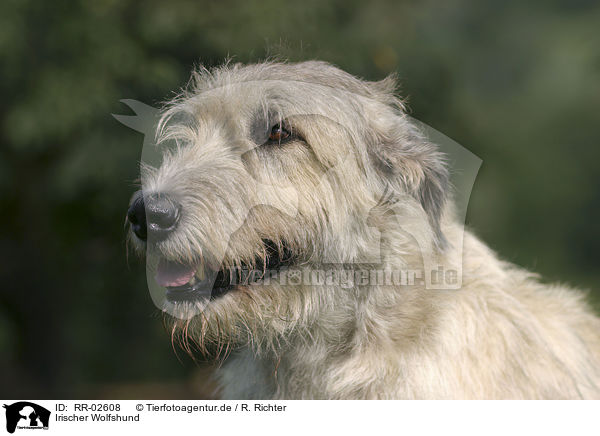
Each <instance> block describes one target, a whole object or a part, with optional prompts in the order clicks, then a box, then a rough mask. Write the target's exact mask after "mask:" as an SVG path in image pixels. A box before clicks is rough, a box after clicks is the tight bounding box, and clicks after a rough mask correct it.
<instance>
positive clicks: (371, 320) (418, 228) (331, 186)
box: [133, 62, 600, 399]
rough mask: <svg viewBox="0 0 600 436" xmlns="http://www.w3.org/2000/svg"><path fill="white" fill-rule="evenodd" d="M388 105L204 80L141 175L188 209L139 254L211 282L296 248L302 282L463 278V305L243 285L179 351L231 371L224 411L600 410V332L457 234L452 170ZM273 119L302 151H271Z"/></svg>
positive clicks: (291, 73) (313, 89) (568, 295)
mask: <svg viewBox="0 0 600 436" xmlns="http://www.w3.org/2000/svg"><path fill="white" fill-rule="evenodd" d="M394 93H395V83H394V80H393V78H389V79H386V80H385V81H382V82H365V81H362V80H359V79H357V78H354V77H352V76H350V75H349V74H347V73H344V72H343V71H341V70H338V69H336V68H334V67H332V66H330V65H327V64H325V63H321V62H307V63H300V64H283V63H265V64H258V65H250V66H241V65H234V66H225V67H222V68H220V69H217V70H214V71H211V72H208V71H200V72H198V73H195V75H194V77H193V80H192V82H191V84H190V85H189V87H188V88H187V89H186V90H185V91H184V92H183V93H182V95H181V96H180V97H178V98H177V99H176V100H174V101H173V102H172V103H171V104H170V105H169V107H168V108H167V109H166V111H165V112H164V115H163V119H162V123H161V126H160V130H159V134H160V138H161V140H162V141H163V142H165V141H168V140H173V141H175V142H176V146H175V147H174V148H172V149H171V150H170V151H168V152H165V160H164V162H163V163H162V165H161V166H160V167H159V168H157V169H153V168H149V167H146V168H144V169H143V172H142V185H143V189H144V191H148V192H155V191H160V192H166V193H168V194H169V195H173V196H176V197H177V198H178V199H179V201H180V202H181V204H182V207H183V215H182V222H181V223H180V224H179V227H178V229H177V231H176V232H174V233H173V235H171V236H170V237H169V238H168V239H167V240H166V241H162V242H160V243H159V244H156V246H146V245H145V244H144V243H143V242H142V241H139V240H137V239H136V238H135V236H133V240H134V243H135V245H136V246H137V248H138V249H140V250H142V251H143V250H148V253H151V254H152V255H158V256H161V257H165V258H167V259H170V260H173V261H175V260H176V261H179V262H188V263H191V262H193V263H195V264H202V265H209V266H211V267H212V268H218V267H219V265H220V264H222V265H227V266H235V265H240V263H241V262H242V261H243V262H246V263H252V262H253V259H255V258H256V257H257V256H258V257H260V256H264V255H265V253H264V248H263V246H262V243H261V241H262V240H263V239H265V238H268V239H271V240H274V241H277V243H281V244H282V245H283V244H285V246H286V247H289V248H291V249H292V250H293V252H294V253H296V254H297V256H298V261H297V263H296V264H295V265H294V268H296V269H297V270H298V271H308V272H310V271H315V270H319V269H322V268H325V266H326V264H331V263H333V264H338V265H339V264H344V265H345V266H346V268H349V269H350V270H352V269H358V268H359V265H362V264H364V263H368V262H373V259H378V262H377V267H378V268H381V269H385V270H390V271H391V270H398V269H402V270H407V269H408V270H423V269H424V268H426V267H427V266H426V265H424V259H429V260H431V259H434V260H435V262H436V264H438V265H440V266H442V267H443V268H445V269H448V270H449V269H453V268H456V267H457V265H458V264H462V286H461V287H460V289H427V287H426V286H424V285H423V284H419V283H417V284H412V285H410V284H409V285H405V286H386V285H379V284H367V285H354V286H340V285H336V284H333V285H327V284H325V285H320V286H314V285H309V284H295V285H290V284H289V283H288V284H281V283H278V282H277V281H276V280H275V281H273V282H272V283H268V284H264V283H263V284H256V285H250V286H239V287H238V288H237V289H234V290H233V291H231V292H229V293H227V294H226V295H224V296H222V297H219V298H216V299H214V300H213V301H211V302H210V303H209V304H208V306H206V308H204V309H203V310H202V311H201V312H200V313H198V314H197V315H196V316H194V317H193V318H191V319H186V320H176V319H173V337H174V339H175V340H177V341H178V342H181V343H182V345H183V346H184V347H185V348H187V349H192V348H193V347H194V346H195V347H196V348H199V349H200V350H201V351H204V352H205V353H206V354H208V355H211V356H213V357H214V358H218V359H223V360H224V361H223V363H222V365H221V367H220V369H219V371H218V380H219V383H220V386H221V390H220V392H221V395H222V397H223V398H227V399H242V398H245V399H266V398H281V399H283V398H292V399H294V398H298V399H324V398H327V399H425V398H430V399H466V398H480V399H504V398H510V399H525V398H526V399H541V398H547V399H550V398H551V399H560V398H597V399H600V319H599V318H598V317H597V316H596V315H594V314H593V313H592V311H591V310H590V308H589V307H588V306H587V305H586V303H585V302H584V298H583V295H582V293H581V292H579V291H577V290H573V289H569V288H566V287H564V286H553V285H546V284H542V283H541V282H540V281H539V280H538V278H537V277H536V276H535V275H533V274H531V273H528V272H526V271H523V270H521V269H519V268H517V267H515V266H513V265H510V264H508V263H506V262H503V261H501V260H499V259H498V257H497V256H496V255H495V254H494V253H493V252H492V251H491V250H490V249H489V248H487V247H486V246H485V245H484V244H483V243H482V242H480V241H479V240H478V239H477V238H476V237H475V236H473V235H472V234H471V233H470V232H468V231H465V232H464V234H463V228H462V226H461V223H459V222H456V220H455V219H454V215H453V213H452V201H451V195H450V187H449V186H448V183H447V170H446V168H445V164H444V158H443V156H442V155H441V154H440V153H439V152H438V150H437V149H436V147H435V146H433V145H431V144H429V143H428V142H427V141H426V139H425V138H424V137H423V135H422V134H421V133H420V132H419V131H418V129H417V128H416V127H415V126H414V125H413V124H412V123H411V121H410V120H409V119H408V118H407V117H406V116H405V115H404V113H403V107H402V102H401V101H400V100H398V99H397V98H396V97H395V96H394ZM274 120H275V121H277V120H286V122H287V123H289V125H290V126H292V127H293V129H294V130H295V131H296V132H298V133H299V134H300V136H301V139H298V140H295V141H292V142H290V143H287V144H282V145H281V146H279V147H269V146H262V145H261V144H262V142H264V141H263V140H264V137H265V135H268V131H269V129H270V128H271V125H272V124H273V122H274ZM265 132H266V133H265ZM261 135H262V136H261ZM261 138H263V139H261ZM261 141H262V142H261ZM382 198H383V199H384V201H382ZM447 199H448V200H447ZM461 239H462V240H463V246H462V250H461V247H460V244H459V243H457V241H458V242H459V241H460V240H461ZM459 269H460V268H459ZM177 310H179V311H180V312H181V313H184V312H186V311H190V313H191V311H193V310H196V307H195V305H194V304H193V303H190V304H181V305H180V306H179V307H178V308H177Z"/></svg>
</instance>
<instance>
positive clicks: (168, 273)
mask: <svg viewBox="0 0 600 436" xmlns="http://www.w3.org/2000/svg"><path fill="white" fill-rule="evenodd" d="M197 270H198V267H197V266H195V265H188V264H184V263H180V262H173V261H169V260H166V259H161V260H160V261H159V262H158V265H157V267H156V275H155V276H154V278H155V280H156V283H158V284H159V285H160V286H162V287H164V288H176V287H179V286H184V285H186V284H187V283H189V282H190V280H192V279H193V277H194V275H195V274H196V271H197Z"/></svg>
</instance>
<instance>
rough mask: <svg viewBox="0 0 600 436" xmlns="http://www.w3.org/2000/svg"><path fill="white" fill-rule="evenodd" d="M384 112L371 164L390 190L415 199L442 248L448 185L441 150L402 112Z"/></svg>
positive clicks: (372, 152) (372, 150) (443, 244)
mask: <svg viewBox="0 0 600 436" xmlns="http://www.w3.org/2000/svg"><path fill="white" fill-rule="evenodd" d="M386 115H387V116H385V115H384V116H382V117H380V118H379V120H378V122H377V124H378V126H377V127H378V129H376V130H377V131H378V134H377V137H376V138H375V142H376V143H375V144H374V145H373V146H372V147H371V149H370V155H371V159H372V160H373V164H374V166H375V168H376V171H377V172H379V173H380V175H381V176H382V177H383V178H384V179H385V180H386V182H387V183H389V184H390V185H391V187H392V188H393V190H394V191H396V192H398V191H399V192H406V193H408V194H409V195H411V196H412V197H414V198H415V199H416V200H417V201H418V202H419V204H420V205H421V207H422V208H423V210H424V211H425V212H426V214H427V216H428V220H429V224H430V226H431V228H432V230H433V233H434V235H435V242H436V244H437V246H438V247H439V248H443V247H444V246H445V244H446V239H445V238H444V235H443V234H442V230H441V226H440V221H441V216H442V213H443V209H444V205H445V202H446V197H447V191H448V189H449V188H448V185H449V175H448V170H447V168H446V164H445V160H444V154H443V153H441V152H439V151H438V149H437V147H436V146H435V145H433V144H431V143H430V142H429V141H428V140H427V139H426V138H425V136H424V135H423V134H422V133H421V132H420V131H419V129H418V128H417V127H416V126H415V125H414V124H413V123H411V122H410V120H409V119H408V118H407V117H406V116H404V115H401V114H394V115H391V116H390V115H389V114H386Z"/></svg>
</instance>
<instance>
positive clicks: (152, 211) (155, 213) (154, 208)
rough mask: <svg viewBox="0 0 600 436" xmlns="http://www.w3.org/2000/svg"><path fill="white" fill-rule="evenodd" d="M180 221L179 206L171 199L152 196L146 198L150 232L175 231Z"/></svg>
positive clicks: (159, 195)
mask: <svg viewBox="0 0 600 436" xmlns="http://www.w3.org/2000/svg"><path fill="white" fill-rule="evenodd" d="M178 220H179V205H177V204H176V203H175V202H174V201H173V200H171V199H170V198H169V197H166V196H164V195H161V194H151V195H148V197H146V221H147V223H148V230H149V231H150V232H164V231H171V230H173V229H174V227H175V224H177V221H178Z"/></svg>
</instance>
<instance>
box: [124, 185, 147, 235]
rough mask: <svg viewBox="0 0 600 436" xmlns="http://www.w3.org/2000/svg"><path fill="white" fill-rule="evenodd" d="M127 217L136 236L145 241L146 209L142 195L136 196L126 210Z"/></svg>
mask: <svg viewBox="0 0 600 436" xmlns="http://www.w3.org/2000/svg"><path fill="white" fill-rule="evenodd" d="M127 219H128V220H129V222H130V223H131V229H132V230H133V233H135V234H136V236H137V237H138V238H140V239H141V240H143V241H145V240H146V237H147V230H146V209H145V206H144V197H141V196H140V197H139V198H137V199H136V200H135V201H134V202H133V203H132V204H131V206H129V209H128V210H127Z"/></svg>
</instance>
